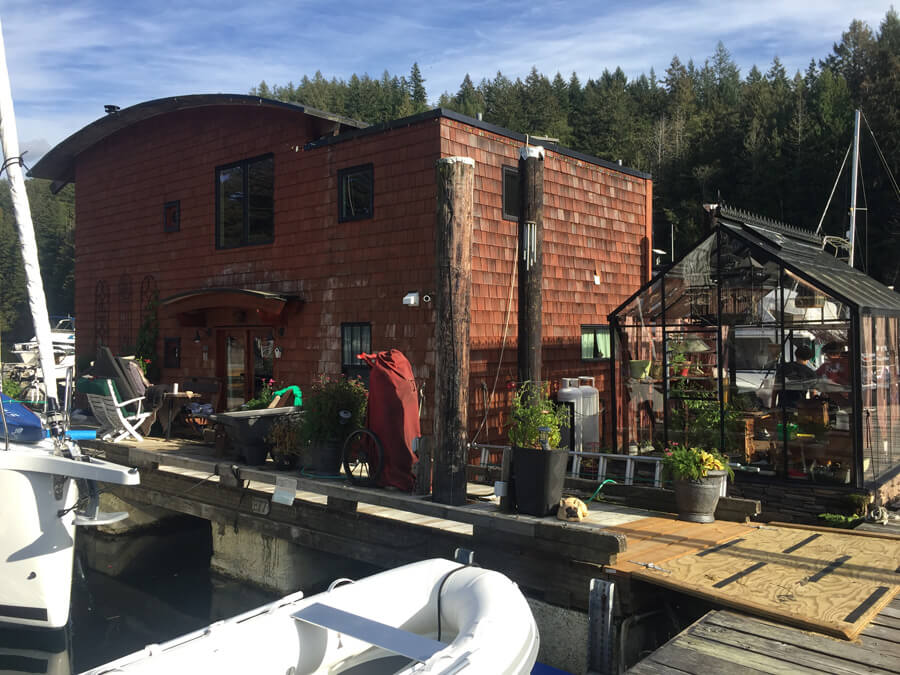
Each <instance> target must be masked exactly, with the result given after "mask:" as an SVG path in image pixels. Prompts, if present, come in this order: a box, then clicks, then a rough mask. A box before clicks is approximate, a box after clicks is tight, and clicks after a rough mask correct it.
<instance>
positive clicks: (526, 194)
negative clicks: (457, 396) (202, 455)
mask: <svg viewBox="0 0 900 675" xmlns="http://www.w3.org/2000/svg"><path fill="white" fill-rule="evenodd" d="M519 199H520V203H519V261H518V266H519V268H518V269H519V348H518V357H519V361H518V365H519V372H518V376H519V382H526V381H529V380H530V381H532V382H535V383H537V382H540V381H541V338H542V332H541V281H542V278H543V262H542V250H543V242H544V233H543V224H544V149H543V148H542V147H540V146H526V147H524V148H522V149H521V150H520V151H519Z"/></svg>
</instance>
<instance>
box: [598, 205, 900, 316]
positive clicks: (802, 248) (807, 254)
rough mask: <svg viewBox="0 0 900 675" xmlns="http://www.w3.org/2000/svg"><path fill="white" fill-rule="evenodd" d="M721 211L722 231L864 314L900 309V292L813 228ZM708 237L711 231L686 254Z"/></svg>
mask: <svg viewBox="0 0 900 675" xmlns="http://www.w3.org/2000/svg"><path fill="white" fill-rule="evenodd" d="M716 215H717V217H716V222H717V225H718V227H719V228H720V229H721V230H723V231H725V232H727V233H728V234H729V235H731V236H734V237H736V238H738V239H740V240H741V241H743V242H744V243H746V244H747V245H748V246H749V247H751V249H755V250H756V252H757V254H758V255H763V256H764V257H766V258H771V259H773V260H777V261H778V262H779V263H780V264H782V265H783V266H784V267H785V268H786V269H788V270H790V271H791V272H792V273H793V274H795V275H797V276H798V277H800V278H801V279H804V280H805V281H807V282H809V283H810V284H812V285H813V286H815V287H817V288H818V289H819V290H821V291H823V292H825V293H827V294H829V295H831V296H833V297H834V298H836V299H838V300H840V301H841V302H843V303H846V304H848V305H851V306H853V307H855V308H856V309H857V310H858V311H860V312H862V313H863V314H891V315H897V314H900V294H898V293H895V292H894V291H893V290H891V289H890V288H888V287H887V286H885V285H884V284H881V283H879V282H878V281H876V280H875V279H873V278H872V277H870V276H869V275H867V274H866V273H864V272H862V271H860V270H858V269H855V268H853V267H850V265H848V264H847V263H846V262H845V261H843V260H841V259H839V258H836V257H835V256H833V255H831V254H829V253H827V252H826V251H825V250H823V249H824V246H823V243H824V240H823V238H822V237H820V236H818V235H816V234H814V233H812V232H810V231H809V230H804V229H802V228H799V227H794V226H791V225H786V224H784V223H779V222H777V221H774V220H770V219H768V218H764V217H761V216H757V215H754V214H751V213H748V212H746V211H741V210H738V209H733V208H729V207H725V206H722V207H719V208H718V209H717V213H716ZM707 239H708V235H707V236H706V237H704V238H703V239H702V240H701V241H700V242H698V243H697V244H696V245H695V246H694V247H692V248H691V250H690V251H688V252H687V253H685V255H684V256H682V258H681V259H684V258H685V257H686V256H687V255H689V254H690V253H691V252H692V251H693V250H695V249H696V248H697V247H698V246H700V245H701V244H702V243H703V242H704V241H707ZM678 263H679V261H676V262H675V263H674V264H673V265H670V266H669V267H667V268H666V269H665V270H663V271H662V272H660V273H659V274H658V275H656V277H654V278H653V279H652V280H651V281H649V282H647V283H646V284H644V286H642V287H641V289H640V290H639V291H638V292H636V293H635V294H634V295H632V296H631V297H630V298H628V300H626V301H625V302H623V303H622V304H621V305H620V306H619V307H617V308H616V309H615V310H613V312H612V313H611V314H610V317H614V316H617V315H618V314H619V313H620V312H621V311H623V310H624V309H625V308H626V307H627V306H628V305H629V304H630V303H631V301H632V300H633V299H634V298H636V297H637V296H638V295H640V294H641V293H643V292H644V290H645V289H647V288H650V287H651V286H652V285H653V284H654V283H656V281H657V280H658V279H660V278H662V277H664V276H665V275H666V274H668V273H669V272H670V271H671V270H672V268H673V267H676V266H677V265H678Z"/></svg>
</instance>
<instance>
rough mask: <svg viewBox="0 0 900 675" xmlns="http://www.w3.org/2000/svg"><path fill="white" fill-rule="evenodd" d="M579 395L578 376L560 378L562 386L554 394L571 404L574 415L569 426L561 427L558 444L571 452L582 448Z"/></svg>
mask: <svg viewBox="0 0 900 675" xmlns="http://www.w3.org/2000/svg"><path fill="white" fill-rule="evenodd" d="M581 397H582V392H581V387H579V386H578V378H577V377H564V378H562V387H561V388H560V390H559V391H558V392H557V394H556V400H557V401H559V402H560V403H565V404H567V405H568V404H571V406H572V408H573V412H574V415H573V416H572V419H571V422H572V426H571V428H565V429H562V431H561V432H560V433H561V435H562V440H561V442H560V446H561V447H566V446H567V447H568V448H569V450H570V451H573V452H581V450H582V448H583V446H582V439H581V426H582V422H581V418H582V416H583V414H584V411H583V410H582V405H581V403H582V401H581Z"/></svg>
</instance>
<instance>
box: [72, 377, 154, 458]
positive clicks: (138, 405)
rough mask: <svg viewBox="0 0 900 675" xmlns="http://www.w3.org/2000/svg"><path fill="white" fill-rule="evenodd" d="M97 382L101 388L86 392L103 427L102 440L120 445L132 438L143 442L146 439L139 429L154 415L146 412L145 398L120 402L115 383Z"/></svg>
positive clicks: (140, 397)
mask: <svg viewBox="0 0 900 675" xmlns="http://www.w3.org/2000/svg"><path fill="white" fill-rule="evenodd" d="M95 382H97V384H98V385H100V386H99V387H93V388H92V390H91V391H85V396H87V399H88V402H89V403H90V404H91V410H92V411H93V412H94V417H96V418H97V421H98V422H99V423H100V425H101V434H102V435H101V438H102V439H103V440H110V439H111V440H112V442H113V443H118V442H119V441H121V440H122V439H123V438H126V437H128V436H131V437H132V438H134V440H136V441H143V440H144V437H143V436H141V434H140V433H139V432H138V427H139V426H140V425H141V423H142V422H143V421H144V420H146V419H147V418H148V417H150V415H152V414H153V413H150V412H145V411H144V409H143V403H144V397H143V396H139V397H137V398H132V399H129V400H127V401H120V400H119V393H118V391H117V390H116V384H115V382H113V381H112V380H109V379H106V380H99V381H97V380H95ZM101 383H102V384H101ZM104 389H105V392H104V391H103V390H104Z"/></svg>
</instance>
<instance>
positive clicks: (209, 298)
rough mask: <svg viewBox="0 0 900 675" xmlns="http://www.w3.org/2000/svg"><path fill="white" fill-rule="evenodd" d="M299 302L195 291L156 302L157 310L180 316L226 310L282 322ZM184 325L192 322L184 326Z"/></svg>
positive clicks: (241, 292)
mask: <svg viewBox="0 0 900 675" xmlns="http://www.w3.org/2000/svg"><path fill="white" fill-rule="evenodd" d="M300 302H301V300H300V298H299V297H298V296H296V295H287V294H283V293H270V292H269V291H257V290H254V289H251V288H198V289H195V290H191V291H185V292H183V293H176V294H175V295H170V296H169V297H167V298H163V299H162V300H160V301H159V306H160V309H161V310H163V311H164V312H166V313H174V314H178V315H179V316H185V315H194V316H196V315H197V314H198V313H202V312H205V311H206V310H212V309H220V308H228V309H235V310H245V311H253V312H260V313H262V314H265V315H268V316H270V317H273V318H277V319H281V318H282V315H283V314H284V312H285V310H286V309H287V308H288V307H296V306H297V305H299V304H300ZM185 323H186V324H187V325H191V324H194V323H195V322H193V321H187V322H185Z"/></svg>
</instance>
